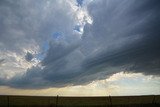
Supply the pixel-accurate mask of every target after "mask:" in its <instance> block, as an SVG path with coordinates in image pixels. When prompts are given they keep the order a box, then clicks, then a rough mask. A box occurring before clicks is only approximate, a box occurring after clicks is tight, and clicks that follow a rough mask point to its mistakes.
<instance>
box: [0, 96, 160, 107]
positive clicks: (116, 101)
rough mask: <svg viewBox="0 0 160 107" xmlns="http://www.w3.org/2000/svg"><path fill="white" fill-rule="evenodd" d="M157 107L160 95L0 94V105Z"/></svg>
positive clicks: (24, 106) (9, 106)
mask: <svg viewBox="0 0 160 107" xmlns="http://www.w3.org/2000/svg"><path fill="white" fill-rule="evenodd" d="M97 106H98V107H159V106H160V95H149V96H106V97H64V96H54V97H52V96H7V95H1V96H0V107H97Z"/></svg>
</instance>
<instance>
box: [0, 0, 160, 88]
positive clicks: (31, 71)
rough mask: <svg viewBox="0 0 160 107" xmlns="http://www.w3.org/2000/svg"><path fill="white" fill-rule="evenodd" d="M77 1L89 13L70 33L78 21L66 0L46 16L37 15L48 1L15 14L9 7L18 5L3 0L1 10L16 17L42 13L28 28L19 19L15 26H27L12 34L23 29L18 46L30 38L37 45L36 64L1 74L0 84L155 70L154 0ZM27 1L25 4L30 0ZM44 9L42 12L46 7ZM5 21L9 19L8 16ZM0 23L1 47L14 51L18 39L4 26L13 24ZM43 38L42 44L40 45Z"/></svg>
mask: <svg viewBox="0 0 160 107" xmlns="http://www.w3.org/2000/svg"><path fill="white" fill-rule="evenodd" d="M78 1H79V5H81V6H80V7H77V8H78V9H79V10H80V9H82V10H83V9H84V8H85V9H86V10H85V9H84V10H85V11H86V13H88V16H84V18H82V20H79V21H80V22H81V21H84V23H85V24H84V28H83V33H82V34H78V33H76V32H74V28H75V26H77V25H78V24H80V22H78V21H77V19H76V15H75V16H74V15H73V14H74V12H76V11H73V10H72V9H68V8H69V7H68V5H69V4H71V3H70V2H65V3H63V2H55V5H54V6H55V7H54V6H53V7H52V8H51V7H49V10H50V11H49V13H45V15H46V17H43V16H41V11H40V10H39V8H40V7H41V6H42V7H43V5H45V6H44V7H45V8H46V6H47V5H48V6H51V5H49V4H47V3H46V4H45V3H42V4H41V3H40V4H39V3H38V4H39V5H38V4H37V5H36V6H37V7H32V8H31V9H33V10H30V9H27V10H23V12H22V13H23V14H20V13H21V12H20V13H19V12H17V10H16V8H18V7H17V6H15V7H16V8H14V7H13V6H14V5H17V4H15V3H13V2H12V3H11V2H3V5H1V10H0V11H4V10H6V9H7V8H11V9H13V11H14V9H15V10H16V11H15V13H12V14H13V15H14V16H15V18H16V17H22V19H23V17H25V14H24V13H26V12H28V11H29V12H31V11H33V12H35V13H36V14H34V15H35V16H34V15H33V14H30V15H31V17H33V19H36V18H37V17H40V16H41V17H43V18H42V19H41V18H40V19H39V18H38V19H39V20H38V21H39V22H40V23H38V22H37V23H35V25H36V26H34V30H31V29H33V28H29V27H27V25H28V22H25V23H26V24H27V25H21V24H22V22H24V21H22V22H21V23H20V25H21V26H23V27H27V30H26V28H23V29H21V32H19V33H18V31H16V32H15V33H16V34H15V35H21V36H23V35H22V31H23V34H25V36H24V37H21V39H22V40H21V42H23V43H21V42H20V44H22V45H21V46H23V48H26V47H27V46H28V45H27V42H28V41H32V42H31V43H32V44H34V45H36V46H38V47H39V48H40V52H39V54H37V57H36V58H37V60H39V63H37V65H34V66H32V67H30V68H28V69H27V70H26V71H25V73H23V74H17V75H15V76H13V77H12V78H11V79H8V80H6V79H3V78H2V79H1V78H0V80H2V81H1V82H0V84H1V85H8V86H11V87H16V88H29V89H32V88H47V87H63V86H68V85H79V84H87V83H90V82H92V81H94V80H101V79H105V78H106V77H109V76H110V75H112V74H115V73H118V72H121V71H125V72H136V73H143V74H145V75H156V76H159V75H160V13H159V10H160V1H159V0H141V1H139V0H130V1H129V0H121V1H120V0H95V1H90V2H87V4H84V3H83V2H85V0H78ZM27 3H29V4H30V3H31V1H30V2H27ZM50 3H51V2H50ZM74 3H75V4H74ZM4 4H5V5H4ZM6 4H7V6H8V7H7V8H6V7H5V6H6ZM11 4H12V5H11ZM53 4H54V3H53ZM56 4H58V5H56ZM76 4H77V3H76V2H73V4H72V5H75V6H76ZM82 4H83V5H82ZM9 5H10V6H9ZM18 5H19V7H21V6H22V5H24V3H18ZM61 5H64V9H63V8H62V9H60V8H58V9H57V8H56V6H61ZM39 6H40V7H39ZM4 7H5V8H4ZM55 8H56V10H54V9H55ZM84 10H83V11H84ZM43 11H44V12H47V11H46V10H45V9H44V10H43ZM52 11H53V12H52ZM9 12H10V11H7V13H3V15H2V16H5V14H7V16H8V15H9ZM61 12H62V13H61ZM66 12H67V13H68V14H67V13H66ZM31 13H32V12H31ZM72 13H73V14H72ZM26 14H27V13H26ZM47 16H48V17H47ZM85 17H91V19H92V21H93V22H92V23H87V21H86V19H87V18H86V19H85ZM8 18H9V16H8ZM59 18H60V19H59ZM2 19H3V18H2ZM18 19H19V18H18ZM18 19H15V21H17V20H18ZM29 19H30V18H29ZM8 20H10V21H11V22H12V21H13V19H8ZM26 20H27V19H26ZM30 20H31V19H30ZM65 20H67V21H65ZM1 23H2V22H1ZM30 24H31V25H32V23H30ZM13 25H14V26H16V27H18V29H20V28H21V26H19V25H15V24H13ZM33 25H34V24H33ZM6 26H8V27H6ZM81 26H82V25H81ZM2 28H3V29H4V30H2V29H1V31H0V32H1V38H2V39H1V40H0V43H1V44H0V46H1V47H3V48H5V47H4V46H6V48H7V49H8V50H10V51H15V50H16V49H17V47H16V46H17V45H18V43H15V44H14V42H15V41H16V40H17V39H16V37H12V36H5V35H10V34H12V33H13V30H11V32H12V33H11V32H10V33H9V32H7V31H6V30H8V29H12V26H11V25H9V23H8V22H5V23H4V24H3V27H2ZM9 31H10V30H9ZM30 31H32V34H31V32H30ZM28 32H29V33H28ZM57 32H58V33H57ZM59 32H62V33H59ZM17 33H18V34H17ZM27 34H28V35H27ZM30 34H31V35H30ZM33 35H35V36H33ZM49 35H52V36H49ZM10 37H11V38H10ZM45 37H46V39H44V38H45ZM7 38H9V39H7ZM11 39H12V40H11ZM9 41H11V42H9ZM24 42H25V43H26V44H24ZM10 43H13V44H14V45H13V47H14V48H13V47H8V46H9V45H10ZM44 43H47V44H45V45H44ZM31 47H32V46H31ZM43 47H45V49H44V48H43ZM46 47H47V48H46ZM20 48H21V47H20ZM1 49H2V48H1ZM16 51H17V50H16ZM42 53H45V54H42ZM24 57H25V59H26V60H27V61H31V60H32V59H33V56H32V54H30V53H27V54H26V55H25V56H24Z"/></svg>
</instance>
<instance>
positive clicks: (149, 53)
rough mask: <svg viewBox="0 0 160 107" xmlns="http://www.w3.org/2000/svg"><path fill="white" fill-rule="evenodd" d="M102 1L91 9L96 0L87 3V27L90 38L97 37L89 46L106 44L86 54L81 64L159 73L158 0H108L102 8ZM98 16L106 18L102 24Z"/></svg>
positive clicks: (159, 23)
mask: <svg viewBox="0 0 160 107" xmlns="http://www.w3.org/2000/svg"><path fill="white" fill-rule="evenodd" d="M110 3H111V5H110ZM118 3H119V5H120V6H118ZM106 4H107V1H102V2H100V5H98V9H99V7H102V8H100V10H98V9H97V10H96V12H95V11H92V10H94V9H92V7H96V6H97V5H96V4H93V5H94V6H91V7H89V9H90V14H91V16H93V17H92V18H93V20H94V22H93V26H92V27H91V28H88V29H87V30H89V32H91V33H92V34H91V36H92V38H93V39H94V40H96V39H97V41H96V43H93V46H94V45H95V47H96V48H101V46H100V45H103V46H104V47H105V46H106V47H107V46H109V45H110V46H109V47H107V48H106V49H103V50H102V51H101V52H99V53H98V54H96V55H93V56H92V57H91V58H87V59H86V61H84V66H85V68H86V69H92V68H96V66H102V67H104V66H106V67H108V66H111V67H117V66H118V67H121V68H122V69H121V70H124V71H133V72H142V73H144V74H156V75H159V74H160V13H159V12H158V10H160V2H159V1H158V0H153V1H149V0H143V1H140V2H139V1H136V0H132V1H131V2H128V1H125V0H124V1H122V2H119V1H116V0H115V1H108V5H107V6H108V7H106V8H105V5H106ZM116 6H117V7H116ZM121 6H123V7H121ZM126 7H127V8H126ZM101 20H103V21H104V22H105V21H106V26H105V25H104V24H102V23H104V22H103V21H101ZM103 25H104V26H103ZM107 30H108V31H107ZM86 36H88V35H87V34H86ZM86 38H87V37H86ZM103 42H104V43H103Z"/></svg>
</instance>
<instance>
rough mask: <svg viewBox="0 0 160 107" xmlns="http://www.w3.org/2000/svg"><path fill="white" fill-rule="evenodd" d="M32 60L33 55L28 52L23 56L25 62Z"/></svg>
mask: <svg viewBox="0 0 160 107" xmlns="http://www.w3.org/2000/svg"><path fill="white" fill-rule="evenodd" d="M33 58H34V55H33V54H32V53H30V52H27V54H26V55H25V59H26V60H27V61H31V60H32V59H33Z"/></svg>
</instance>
